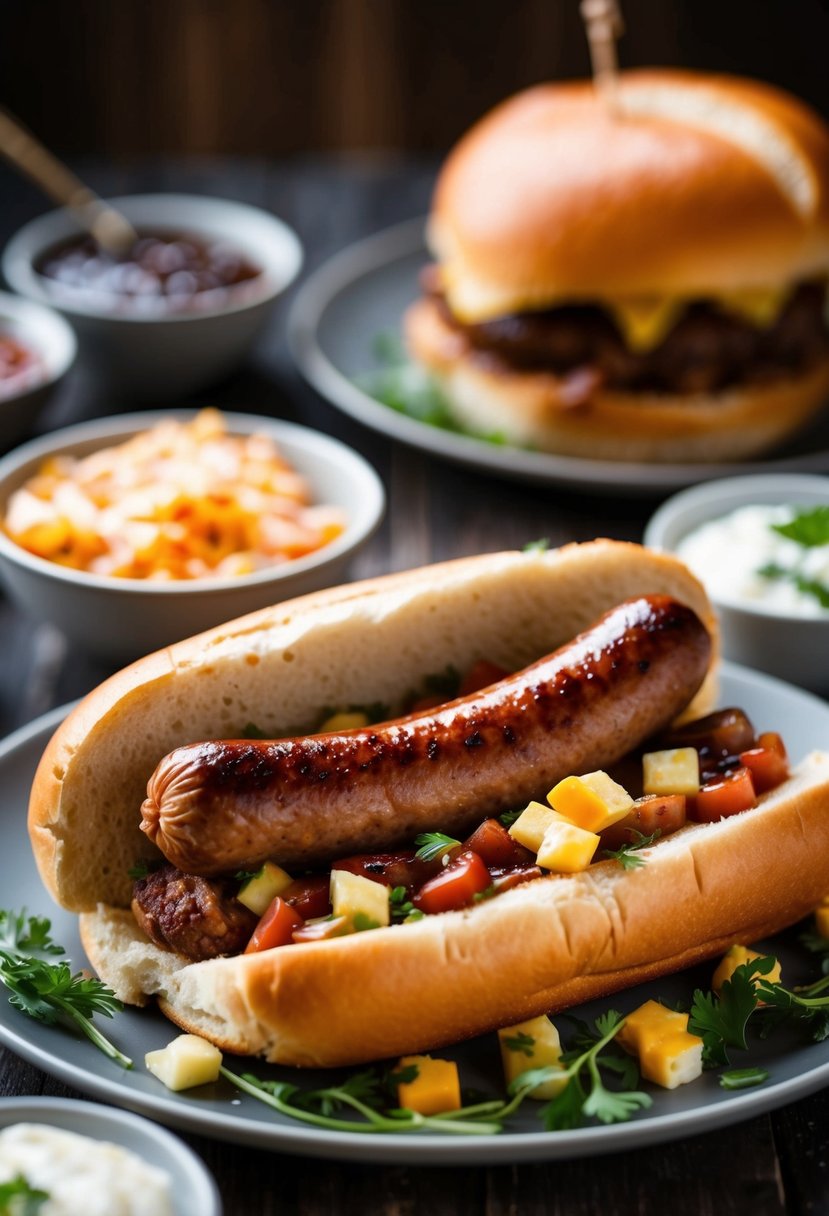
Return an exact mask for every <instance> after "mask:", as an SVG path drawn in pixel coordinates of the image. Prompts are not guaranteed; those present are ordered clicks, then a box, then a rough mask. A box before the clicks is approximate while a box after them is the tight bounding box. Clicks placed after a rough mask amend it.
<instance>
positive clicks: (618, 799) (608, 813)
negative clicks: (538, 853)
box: [547, 770, 633, 832]
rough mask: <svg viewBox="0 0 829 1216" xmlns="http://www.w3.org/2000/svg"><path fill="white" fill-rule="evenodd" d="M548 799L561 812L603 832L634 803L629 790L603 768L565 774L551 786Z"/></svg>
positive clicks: (587, 830) (582, 824)
mask: <svg viewBox="0 0 829 1216" xmlns="http://www.w3.org/2000/svg"><path fill="white" fill-rule="evenodd" d="M547 799H548V801H549V803H550V805H551V806H552V807H554V808H555V809H556V810H557V811H558V813H559V814H560V815H564V817H565V818H566V819H569V820H570V821H571V822H572V823H575V824H576V826H577V827H580V828H584V830H585V831H586V832H603V831H604V829H605V828H609V827H610V826H611V825H612V824H614V823H618V822H619V820H620V819H624V817H625V815H627V813H628V811H629V810H630V808H631V807H632V806H633V799H632V798H631V796H630V794H629V793H628V792H627V790H626V789H624V788H623V787H622V786H621V785H618V784H617V783H616V782H615V781H614V780H613V779H612V778H611V777H608V775H607V773H604V772H602V771H601V770H599V771H598V772H595V773H585V774H584V776H582V777H565V778H564V780H563V781H559V783H558V785H557V786H555V787H554V788H553V789H551V790H550V792H549V794H548V795H547Z"/></svg>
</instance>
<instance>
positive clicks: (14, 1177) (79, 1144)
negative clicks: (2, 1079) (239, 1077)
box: [0, 1098, 222, 1216]
mask: <svg viewBox="0 0 829 1216" xmlns="http://www.w3.org/2000/svg"><path fill="white" fill-rule="evenodd" d="M12 1195H14V1196H16V1197H19V1198H17V1202H18V1203H19V1204H20V1206H21V1210H22V1211H30V1210H35V1211H37V1212H38V1216H221V1211H222V1206H221V1201H220V1199H219V1192H218V1190H217V1188H216V1184H215V1182H214V1181H213V1178H212V1177H211V1175H210V1174H209V1173H208V1171H207V1169H206V1168H205V1166H204V1164H203V1163H202V1161H201V1160H200V1158H199V1157H197V1156H196V1154H195V1153H194V1152H192V1151H191V1150H190V1149H189V1148H188V1147H187V1146H186V1145H185V1144H184V1143H183V1142H182V1141H181V1140H179V1139H178V1138H177V1137H176V1136H173V1135H171V1133H170V1132H168V1131H165V1130H164V1129H163V1128H161V1127H159V1126H158V1125H157V1124H155V1123H151V1122H150V1121H149V1120H148V1119H142V1118H140V1117H139V1116H138V1115H133V1114H130V1113H129V1112H127V1111H122V1110H115V1109H113V1108H112V1107H109V1106H101V1105H99V1104H98V1103H95V1102H80V1101H76V1100H75V1099H71V1098H4V1099H0V1196H3V1198H4V1199H5V1200H6V1202H8V1203H11V1197H12ZM26 1200H28V1201H29V1204H30V1206H28V1207H27V1206H26V1203H25V1201H26ZM5 1210H6V1208H5V1207H4V1208H3V1211H5ZM11 1210H16V1209H15V1208H14V1207H12V1208H11Z"/></svg>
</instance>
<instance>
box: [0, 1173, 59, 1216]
mask: <svg viewBox="0 0 829 1216" xmlns="http://www.w3.org/2000/svg"><path fill="white" fill-rule="evenodd" d="M48 1198H49V1192H48V1191H39V1190H37V1189H36V1188H35V1187H33V1186H30V1185H29V1183H28V1182H27V1181H26V1179H25V1178H24V1177H23V1175H22V1174H18V1175H17V1176H16V1177H15V1178H10V1179H9V1181H8V1182H0V1216H38V1213H39V1212H40V1209H41V1208H42V1207H43V1205H44V1203H45V1202H46V1200H47V1199H48Z"/></svg>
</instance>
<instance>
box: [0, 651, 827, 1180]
mask: <svg viewBox="0 0 829 1216" xmlns="http://www.w3.org/2000/svg"><path fill="white" fill-rule="evenodd" d="M721 683H722V698H721V703H722V704H723V705H741V706H743V707H744V708H745V710H746V711H747V712H748V714H749V715H750V716H751V717H752V719H753V720H754V722H755V724H756V726H757V727H758V728H759V729H763V730H776V729H780V730H782V731H783V732H784V735H785V737H786V738H787V740H788V742H789V748H790V751H791V752H792V754H793V755H794V756H795V757H799V756H800V755H803V754H805V753H806V752H808V751H811V750H812V749H814V748H826V747H827V746H828V745H829V706H827V705H826V704H825V703H824V702H823V701H819V700H818V699H817V698H816V697H812V696H810V695H809V694H808V693H804V692H802V691H800V690H799V689H796V688H793V687H791V686H790V685H788V684H783V683H781V682H780V681H778V680H773V679H771V678H770V677H768V676H760V675H757V674H756V673H754V672H751V671H747V670H745V669H743V668H739V667H734V666H730V665H728V664H726V665H724V668H723V677H722V682H721ZM65 712H66V707H64V708H62V709H57V710H54V711H53V712H52V713H50V714H47V715H46V716H45V717H43V718H40V719H39V720H38V721H37V722H34V723H32V724H31V725H30V726H28V727H26V728H25V729H23V730H21V731H18V732H17V733H16V734H14V735H12V736H11V737H10V738H9V739H7V740H6V741H5V742H4V743H3V744H2V745H0V841H1V842H2V850H1V851H0V890H2V892H3V897H2V903H3V905H4V906H6V907H7V908H9V909H13V910H19V909H20V908H23V907H26V908H27V909H28V910H29V912H34V913H38V914H40V915H44V916H48V917H50V918H51V920H52V925H53V933H54V936H55V939H56V940H57V941H59V942H60V943H61V944H62V945H63V946H64V947H65V948H66V951H67V953H68V955H69V957H70V959H71V960H72V963H73V966H75V967H82V966H84V964H85V962H86V960H85V957H84V953H83V949H82V947H81V943H80V939H79V937H78V928H77V920H76V918H75V917H74V916H72V915H71V914H70V913H68V912H64V911H63V910H62V909H56V908H55V906H54V905H53V904H52V903H51V901H50V899H49V897H48V896H47V895H46V892H45V891H44V889H43V887H42V886H41V883H40V879H39V877H38V874H37V870H36V868H35V863H34V860H33V858H32V855H31V851H30V849H29V842H28V838H27V835H26V829H25V815H26V804H27V800H28V793H29V787H30V785H31V781H32V777H33V776H34V771H35V768H36V766H37V762H38V760H39V758H40V754H41V752H42V751H43V748H44V747H45V745H46V742H47V740H48V739H49V736H50V735H51V733H52V731H53V730H54V729H55V728H56V727H57V725H58V723H59V722H60V720H61V719H62V717H63V716H64V714H65ZM735 864H738V859H735ZM774 949H775V951H776V953H778V954H779V956H780V957H781V960H782V962H783V967H784V975H786V976H787V977H788V978H789V980H790V982H795V981H798V982H800V980H801V979H802V980H806V979H808V978H810V977H811V978H814V976H815V973H816V970H817V968H816V965H815V962H814V960H811V959H808V958H807V957H806V956H805V952H804V951H803V950H802V948H800V947H798V945H797V943H796V936H795V935H783V936H782V937H781V938H780V939H778V940H777V941H776V942H775V946H774ZM710 977H711V967H710V966H708V967H703V968H701V969H697V970H695V971H694V972H686V973H684V974H682V975H677V976H671V977H668V978H666V979H662V980H659V981H655V982H654V983H650V984H644V985H641V986H640V987H638V988H636V989H631V990H630V991H629V992H624V993H619V994H618V995H617V996H615V997H613V998H611V1000H610V1002H608V1001H606V1000H605V1001H601V1002H594V1003H592V1004H590V1005H585V1006H583V1007H581V1008H579V1009H577V1010H573V1013H574V1014H575V1015H576V1016H578V1017H582V1018H586V1019H589V1018H593V1017H595V1016H596V1015H597V1014H598V1013H601V1012H603V1011H604V1010H606V1009H607V1008H608V1007H609V1005H612V1006H613V1007H614V1008H617V1009H620V1010H621V1011H622V1012H630V1010H632V1009H634V1008H636V1006H638V1005H639V1004H641V1003H642V1001H644V1000H647V999H649V998H654V999H655V998H657V997H660V998H662V999H663V1000H666V1001H669V1002H673V1001H675V1000H680V999H682V1000H685V1001H687V1000H688V999H689V998H690V996H691V994H692V992H693V989H694V987H695V986H701V987H704V988H708V987H710ZM446 982H447V983H451V982H452V977H451V974H447V976H446ZM99 1020H100V1023H101V1027H102V1029H103V1030H104V1031H105V1032H106V1033H107V1034H108V1035H110V1036H111V1037H112V1039H113V1040H114V1041H115V1042H116V1044H117V1046H118V1047H119V1048H120V1049H121V1050H122V1051H124V1052H126V1053H127V1055H129V1056H131V1057H132V1058H133V1060H134V1061H135V1067H134V1068H133V1069H132V1070H131V1071H128V1072H125V1071H124V1070H123V1069H121V1068H120V1067H119V1066H118V1065H117V1064H114V1063H112V1062H111V1061H109V1060H108V1059H106V1058H105V1057H104V1056H103V1055H101V1053H100V1052H99V1051H97V1049H96V1048H95V1047H93V1046H92V1044H91V1043H89V1042H88V1041H87V1040H86V1039H83V1038H78V1037H75V1036H74V1035H72V1034H71V1033H69V1032H65V1031H63V1030H60V1029H57V1028H54V1027H49V1026H43V1025H41V1024H40V1023H38V1022H33V1021H31V1020H30V1019H29V1018H28V1017H26V1016H25V1014H23V1013H20V1012H19V1011H18V1010H16V1009H14V1008H12V1006H11V1005H9V1004H8V1002H7V1001H6V1000H4V999H3V998H2V996H1V995H0V1042H2V1043H4V1044H5V1045H6V1046H7V1047H10V1048H11V1049H12V1050H13V1051H16V1052H17V1053H18V1054H19V1055H21V1056H23V1057H24V1058H25V1059H27V1060H30V1061H31V1062H32V1063H33V1064H36V1065H37V1066H38V1067H39V1068H42V1069H43V1070H44V1071H45V1072H48V1073H52V1074H53V1075H54V1076H57V1077H60V1078H61V1080H63V1081H65V1082H66V1083H67V1084H69V1085H73V1086H75V1087H76V1088H78V1089H80V1090H83V1091H85V1092H86V1093H90V1094H94V1095H95V1097H97V1098H100V1099H102V1100H104V1101H107V1102H112V1103H114V1104H115V1105H118V1106H124V1107H129V1108H130V1109H132V1110H138V1111H142V1112H143V1113H145V1114H148V1115H151V1116H152V1118H154V1119H156V1120H158V1121H159V1122H162V1123H168V1124H171V1125H173V1126H177V1127H180V1128H185V1129H187V1130H189V1131H194V1132H199V1133H201V1134H202V1135H205V1136H213V1137H215V1138H217V1139H220V1140H230V1141H239V1142H243V1143H245V1144H249V1145H258V1146H261V1147H263V1148H270V1149H276V1150H279V1151H281V1152H288V1153H298V1154H304V1155H307V1156H318V1157H339V1158H351V1159H352V1160H363V1161H385V1162H403V1163H406V1162H409V1163H418V1162H419V1163H421V1164H425V1163H427V1162H428V1163H434V1164H457V1163H463V1162H478V1163H480V1164H495V1163H498V1162H514V1161H533V1160H541V1159H545V1158H554V1157H577V1156H585V1155H590V1154H595V1153H608V1152H617V1151H622V1150H624V1149H631V1148H634V1147H638V1146H641V1145H650V1144H656V1143H658V1142H659V1141H662V1140H670V1139H674V1138H677V1137H680V1136H688V1135H693V1134H695V1133H698V1132H703V1131H708V1130H710V1129H711V1128H715V1127H719V1126H722V1125H723V1124H726V1123H735V1122H737V1121H738V1120H740V1119H748V1118H751V1117H752V1116H754V1115H757V1114H760V1113H761V1112H763V1111H766V1110H770V1109H772V1108H773V1107H777V1106H782V1105H783V1104H785V1103H787V1102H792V1101H794V1100H795V1099H796V1098H801V1097H803V1096H804V1095H805V1094H808V1093H811V1092H812V1091H813V1090H816V1089H819V1088H821V1087H822V1086H823V1085H826V1084H827V1083H829V1041H826V1042H823V1043H816V1044H809V1045H806V1046H804V1045H798V1044H795V1043H793V1042H789V1041H781V1040H780V1039H777V1038H775V1039H771V1040H769V1041H768V1042H766V1043H763V1044H759V1045H758V1047H757V1049H756V1050H754V1049H752V1051H751V1053H750V1058H749V1059H748V1061H747V1062H748V1063H750V1064H757V1065H762V1066H763V1067H766V1068H767V1069H768V1072H769V1074H770V1075H769V1080H768V1081H767V1082H766V1084H765V1085H764V1086H761V1087H760V1088H758V1089H754V1090H747V1091H743V1092H739V1091H738V1092H728V1091H726V1090H723V1089H721V1088H720V1087H719V1085H718V1083H717V1077H716V1075H715V1074H713V1073H707V1074H706V1075H705V1076H703V1077H702V1078H701V1079H700V1080H699V1081H696V1082H694V1083H693V1084H691V1085H686V1086H683V1087H681V1088H680V1089H676V1090H673V1091H671V1092H667V1091H664V1090H658V1089H656V1088H655V1087H651V1086H645V1088H648V1089H650V1090H651V1092H652V1094H653V1099H654V1101H653V1106H652V1107H651V1108H650V1109H649V1110H647V1111H643V1112H641V1113H640V1114H638V1115H637V1116H636V1118H634V1119H633V1120H632V1121H631V1122H629V1123H619V1124H614V1125H611V1126H609V1127H602V1126H591V1127H584V1128H579V1129H577V1130H574V1131H565V1132H553V1133H550V1132H544V1131H542V1130H541V1124H540V1122H539V1119H538V1107H537V1105H536V1104H533V1103H529V1102H527V1103H525V1104H524V1107H523V1108H522V1110H521V1111H520V1112H519V1115H518V1117H516V1118H515V1119H514V1120H513V1121H512V1123H511V1124H510V1127H509V1130H507V1131H505V1132H504V1133H503V1134H501V1135H499V1136H463V1137H461V1136H457V1137H453V1136H437V1135H433V1134H432V1135H425V1134H419V1133H418V1134H416V1135H411V1134H409V1135H400V1136H376V1135H359V1134H356V1133H345V1132H330V1131H324V1130H318V1129H316V1128H313V1127H309V1126H308V1125H305V1124H302V1123H296V1122H292V1121H291V1120H289V1119H286V1118H284V1117H283V1116H281V1115H280V1114H278V1113H277V1112H276V1111H272V1110H270V1109H269V1108H268V1107H266V1106H264V1105H263V1104H262V1103H260V1102H257V1101H256V1099H254V1098H249V1097H246V1096H242V1095H240V1094H238V1093H237V1092H236V1091H235V1089H234V1088H233V1087H232V1086H231V1085H230V1084H229V1083H227V1082H225V1081H223V1080H222V1081H220V1082H218V1083H217V1084H215V1085H206V1086H202V1087H201V1088H200V1089H195V1090H191V1091H190V1092H189V1093H179V1094H174V1093H170V1092H169V1091H168V1090H166V1089H164V1088H163V1087H162V1086H161V1084H160V1083H159V1082H158V1081H157V1080H156V1079H155V1078H154V1077H152V1076H151V1075H150V1074H149V1073H148V1072H147V1071H146V1069H145V1068H144V1066H143V1060H144V1055H145V1053H146V1052H148V1051H152V1050H154V1049H155V1048H158V1047H163V1046H164V1045H165V1044H166V1043H168V1042H169V1040H170V1039H171V1038H172V1037H173V1036H174V1035H175V1034H176V1033H178V1032H177V1031H176V1030H175V1028H174V1027H173V1026H171V1024H170V1023H169V1022H167V1021H166V1020H165V1019H164V1018H163V1017H162V1016H161V1014H159V1013H158V1012H157V1011H155V1010H154V1009H144V1010H136V1009H130V1010H126V1011H125V1012H124V1013H122V1014H119V1015H118V1016H117V1017H116V1018H115V1019H114V1020H113V1021H112V1022H110V1021H108V1020H107V1019H99ZM442 1054H448V1055H450V1056H451V1057H452V1058H454V1059H456V1060H457V1061H458V1063H459V1065H460V1071H461V1079H462V1083H463V1085H464V1086H465V1087H468V1088H475V1089H478V1090H483V1091H484V1092H486V1093H488V1094H491V1095H492V1096H497V1095H499V1094H501V1093H503V1081H502V1078H501V1070H500V1062H499V1056H498V1047H497V1043H496V1041H495V1036H494V1035H485V1036H482V1037H481V1038H478V1039H474V1040H472V1041H471V1042H469V1043H465V1044H462V1045H461V1046H459V1047H457V1048H454V1049H452V1051H451V1052H448V1053H442ZM226 1063H227V1065H228V1067H229V1068H231V1069H233V1070H234V1071H245V1070H251V1071H253V1072H255V1074H256V1075H257V1076H259V1077H262V1078H272V1079H280V1080H290V1081H293V1082H295V1083H297V1084H299V1085H306V1086H311V1085H314V1086H317V1085H323V1084H326V1083H328V1080H329V1079H330V1078H333V1077H334V1076H342V1075H343V1074H342V1072H340V1073H337V1074H334V1073H314V1074H311V1075H309V1074H308V1073H299V1072H297V1071H296V1070H292V1069H287V1068H275V1067H271V1066H268V1065H265V1064H262V1063H261V1062H259V1061H252V1060H235V1059H233V1058H232V1057H228V1059H227V1060H226ZM745 1063H746V1061H744V1060H743V1059H742V1057H740V1062H739V1063H738V1064H735V1067H743V1066H745ZM312 1078H313V1079H312Z"/></svg>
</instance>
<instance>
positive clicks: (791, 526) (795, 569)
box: [757, 504, 829, 608]
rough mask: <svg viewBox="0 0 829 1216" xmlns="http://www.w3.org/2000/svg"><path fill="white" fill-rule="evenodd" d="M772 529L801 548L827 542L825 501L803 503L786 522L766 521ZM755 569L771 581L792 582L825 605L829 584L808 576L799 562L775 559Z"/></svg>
mask: <svg viewBox="0 0 829 1216" xmlns="http://www.w3.org/2000/svg"><path fill="white" fill-rule="evenodd" d="M769 527H770V528H771V530H772V532H777V533H778V535H779V536H785V537H786V539H787V540H791V541H794V543H795V544H796V545H800V547H801V549H803V550H809V549H815V548H818V547H820V546H822V545H829V504H827V505H821V506H817V507H806V508H805V509H804V510H802V511H798V512H797V513H796V514H795V515H794V517H793V518H792V519H790V520H789V522H788V523H785V524H770V525H769ZM757 573H758V574H759V575H760V576H761V577H762V578H766V579H770V580H772V581H774V580H777V581H780V580H785V581H786V582H789V583H792V584H793V585H794V586H795V587H796V588H797V590H798V591H800V592H802V593H803V595H809V596H811V597H812V598H813V599H816V600H817V602H818V603H819V604H820V606H821V608H829V586H827V584H826V583H823V582H821V581H820V579H815V578H811V577H810V576H809V575H808V574H806V573H805V572H804V570H803V569H802V568H801V566H800V565H798V564H795V565H793V566H783V565H781V564H780V563H779V562H768V563H767V564H766V565H765V566H761V567H760V569H759V570H758V571H757Z"/></svg>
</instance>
